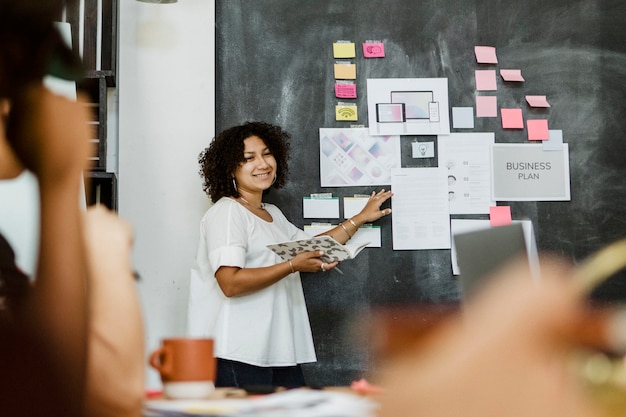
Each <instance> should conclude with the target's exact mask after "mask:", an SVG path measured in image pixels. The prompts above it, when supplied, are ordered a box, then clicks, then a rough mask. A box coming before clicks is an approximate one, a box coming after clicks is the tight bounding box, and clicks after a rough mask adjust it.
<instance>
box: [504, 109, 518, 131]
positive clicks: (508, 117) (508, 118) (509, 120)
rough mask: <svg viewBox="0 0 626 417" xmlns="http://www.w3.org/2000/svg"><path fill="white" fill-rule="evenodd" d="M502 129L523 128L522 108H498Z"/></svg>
mask: <svg viewBox="0 0 626 417" xmlns="http://www.w3.org/2000/svg"><path fill="white" fill-rule="evenodd" d="M500 114H501V116H502V128H503V129H523V128H524V118H523V117H522V109H500Z"/></svg>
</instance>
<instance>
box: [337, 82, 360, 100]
mask: <svg viewBox="0 0 626 417" xmlns="http://www.w3.org/2000/svg"><path fill="white" fill-rule="evenodd" d="M335 97H337V98H356V84H341V83H335Z"/></svg>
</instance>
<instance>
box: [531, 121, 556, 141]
mask: <svg viewBox="0 0 626 417" xmlns="http://www.w3.org/2000/svg"><path fill="white" fill-rule="evenodd" d="M526 128H527V130H528V140H548V139H550V133H548V121H547V120H546V119H532V120H527V121H526Z"/></svg>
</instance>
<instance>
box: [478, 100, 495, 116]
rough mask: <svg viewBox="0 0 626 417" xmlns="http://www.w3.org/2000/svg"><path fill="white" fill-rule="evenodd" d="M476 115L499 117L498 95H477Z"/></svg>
mask: <svg viewBox="0 0 626 417" xmlns="http://www.w3.org/2000/svg"><path fill="white" fill-rule="evenodd" d="M476 117H498V97H496V96H476Z"/></svg>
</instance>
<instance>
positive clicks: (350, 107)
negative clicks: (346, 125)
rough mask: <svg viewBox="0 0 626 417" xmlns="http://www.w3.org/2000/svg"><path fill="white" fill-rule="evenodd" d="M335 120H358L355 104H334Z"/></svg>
mask: <svg viewBox="0 0 626 417" xmlns="http://www.w3.org/2000/svg"><path fill="white" fill-rule="evenodd" d="M335 120H337V121H340V122H341V121H357V120H359V114H358V111H357V107H356V104H340V105H337V106H335Z"/></svg>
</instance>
